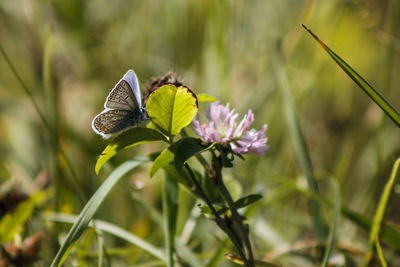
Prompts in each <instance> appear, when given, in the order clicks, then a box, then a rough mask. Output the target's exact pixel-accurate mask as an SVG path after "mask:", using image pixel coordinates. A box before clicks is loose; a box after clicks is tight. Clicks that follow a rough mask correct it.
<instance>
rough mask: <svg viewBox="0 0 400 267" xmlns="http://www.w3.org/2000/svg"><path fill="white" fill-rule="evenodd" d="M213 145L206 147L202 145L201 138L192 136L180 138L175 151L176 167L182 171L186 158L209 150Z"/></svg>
mask: <svg viewBox="0 0 400 267" xmlns="http://www.w3.org/2000/svg"><path fill="white" fill-rule="evenodd" d="M211 146H212V145H210V146H208V147H204V146H202V145H201V140H200V139H197V138H192V137H185V138H182V139H181V140H179V143H178V144H177V148H176V153H175V167H176V169H177V170H178V171H180V170H181V169H182V167H183V164H185V162H186V160H188V159H189V158H190V157H192V156H194V155H196V154H199V153H201V152H203V151H206V150H208V149H209V148H210V147H211Z"/></svg>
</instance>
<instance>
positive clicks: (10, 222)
mask: <svg viewBox="0 0 400 267" xmlns="http://www.w3.org/2000/svg"><path fill="white" fill-rule="evenodd" d="M47 198H48V194H47V192H45V191H38V192H36V193H34V194H33V195H32V196H31V197H30V198H29V199H27V200H25V201H24V202H21V203H20V204H19V205H18V207H17V209H16V210H15V211H14V212H13V213H7V214H6V215H5V216H4V217H3V218H2V219H1V221H0V244H4V243H5V242H8V241H10V240H11V239H13V237H14V236H15V235H16V234H17V232H18V229H19V228H20V227H21V226H22V224H24V223H25V222H26V221H27V220H28V219H29V218H30V217H31V216H32V214H33V211H34V210H35V207H36V206H37V205H39V204H41V203H43V202H44V201H45V200H46V199H47Z"/></svg>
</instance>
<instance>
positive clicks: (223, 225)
mask: <svg viewBox="0 0 400 267" xmlns="http://www.w3.org/2000/svg"><path fill="white" fill-rule="evenodd" d="M185 168H186V170H187V172H188V173H189V176H190V178H191V179H192V181H193V183H194V185H195V186H196V188H197V189H198V191H199V194H200V195H201V197H202V198H203V200H204V201H205V202H206V203H207V205H208V207H209V208H210V209H211V212H212V214H213V215H214V216H215V220H216V222H217V224H218V226H219V227H220V228H221V229H223V230H224V231H225V232H226V233H227V234H228V236H229V238H230V239H231V240H232V243H233V244H234V245H235V247H236V249H237V250H238V252H239V254H240V257H242V259H243V261H244V262H245V264H246V266H254V263H253V265H249V262H248V260H247V258H246V254H245V252H244V251H243V248H242V246H241V244H240V242H239V241H238V240H237V237H236V236H235V234H234V233H233V232H232V230H231V228H230V227H229V226H228V225H227V224H226V222H225V221H224V220H223V219H221V217H220V216H219V214H218V212H217V211H216V210H215V208H214V206H213V204H212V203H211V201H210V200H209V199H208V197H207V195H206V193H205V192H204V190H203V188H202V187H201V185H200V184H199V182H198V181H197V179H196V177H195V175H194V173H193V171H192V169H191V168H190V167H189V165H188V164H187V163H185Z"/></svg>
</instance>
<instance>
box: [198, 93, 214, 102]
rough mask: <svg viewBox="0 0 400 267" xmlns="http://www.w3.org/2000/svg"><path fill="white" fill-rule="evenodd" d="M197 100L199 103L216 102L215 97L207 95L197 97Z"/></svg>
mask: <svg viewBox="0 0 400 267" xmlns="http://www.w3.org/2000/svg"><path fill="white" fill-rule="evenodd" d="M197 100H199V102H215V101H217V99H216V98H215V97H213V96H210V95H207V94H199V95H197Z"/></svg>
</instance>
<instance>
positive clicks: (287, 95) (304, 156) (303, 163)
mask: <svg viewBox="0 0 400 267" xmlns="http://www.w3.org/2000/svg"><path fill="white" fill-rule="evenodd" d="M275 64H276V66H275V69H276V74H277V77H278V83H279V88H280V90H281V94H282V102H283V109H284V110H283V111H284V116H285V118H286V123H287V126H288V130H289V134H290V137H291V140H292V143H293V148H294V151H295V155H296V158H297V161H298V162H299V165H300V168H301V171H302V173H303V174H304V175H305V176H306V178H307V184H308V187H309V189H310V190H311V191H312V192H313V193H315V194H316V195H320V193H319V189H318V184H317V180H316V178H315V176H314V171H313V167H312V163H311V158H310V155H309V153H308V150H307V146H306V143H305V140H304V136H303V132H302V129H301V126H300V122H299V120H298V118H297V114H296V110H295V104H294V101H293V98H292V95H291V92H290V86H289V82H288V79H287V76H286V72H285V70H284V66H283V65H282V64H283V63H282V59H281V50H280V49H279V50H278V51H277V56H276V59H275ZM308 201H309V205H310V210H311V216H312V221H313V225H314V229H315V233H316V236H317V239H318V240H319V241H323V240H324V239H325V238H326V230H325V228H326V227H325V223H324V221H323V219H322V215H321V207H320V204H319V203H318V201H316V200H315V199H313V198H309V200H308Z"/></svg>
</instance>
